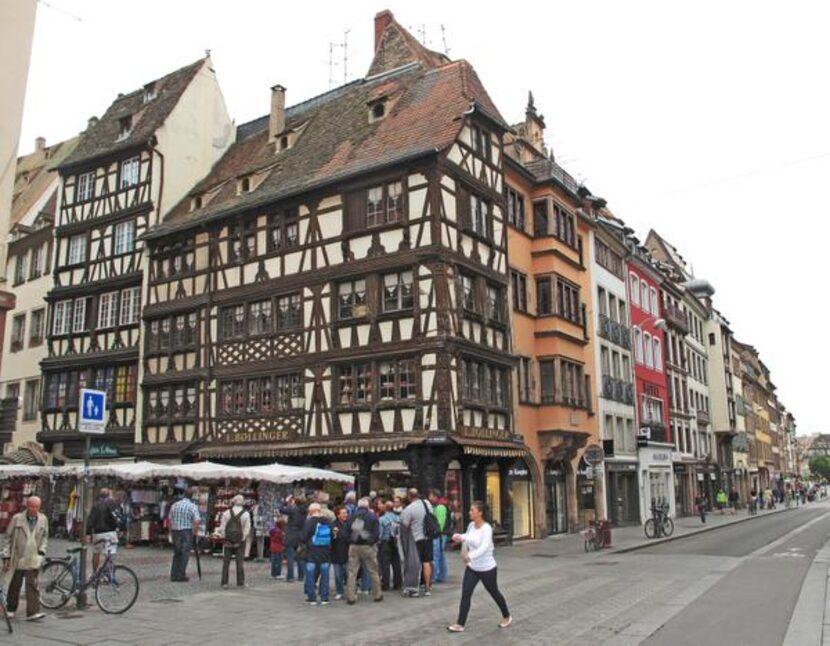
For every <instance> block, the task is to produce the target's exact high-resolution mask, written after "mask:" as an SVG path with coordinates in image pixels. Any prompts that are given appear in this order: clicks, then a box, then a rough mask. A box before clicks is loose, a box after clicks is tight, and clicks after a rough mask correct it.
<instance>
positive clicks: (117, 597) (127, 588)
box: [39, 540, 139, 615]
mask: <svg viewBox="0 0 830 646" xmlns="http://www.w3.org/2000/svg"><path fill="white" fill-rule="evenodd" d="M106 542H107V541H106V540H102V541H96V543H95V544H96V545H100V544H105V543H106ZM83 549H86V547H85V546H81V547H74V548H72V549H69V550H66V552H67V554H69V556H65V557H63V558H49V559H47V560H46V563H45V565H44V566H43V568H42V569H41V571H40V585H39V587H40V602H41V604H42V605H43V607H45V608H49V609H50V610H57V609H58V608H62V607H63V606H64V605H66V602H67V601H69V600H70V599H71V598H72V597H74V596H77V595H78V594H80V593H81V592H85V591H86V590H88V589H89V588H94V589H95V603H97V604H98V607H99V608H100V609H101V610H103V611H104V612H106V613H107V614H110V615H120V614H121V613H123V612H127V610H129V609H130V608H131V607H132V605H133V604H134V603H135V600H136V599H137V598H138V591H139V584H138V577H137V576H136V574H135V572H133V571H132V570H131V569H130V568H128V567H127V566H126V565H116V564H115V562H114V559H113V554H110V553H109V552H107V555H106V559H105V560H104V562H103V563H102V564H101V566H100V567H99V568H98V570H97V571H95V572H93V573H92V576H90V577H89V579H88V580H87V581H86V583H84V584H83V586H81V585H80V583H79V581H78V579H79V578H80V577H79V572H80V560H79V557H78V555H79V553H80V551H81V550H83Z"/></svg>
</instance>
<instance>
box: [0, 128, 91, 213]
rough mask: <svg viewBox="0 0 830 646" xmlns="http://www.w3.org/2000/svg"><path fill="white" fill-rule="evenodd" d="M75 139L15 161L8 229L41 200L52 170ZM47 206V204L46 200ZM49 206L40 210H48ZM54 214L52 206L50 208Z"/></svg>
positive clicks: (67, 152)
mask: <svg viewBox="0 0 830 646" xmlns="http://www.w3.org/2000/svg"><path fill="white" fill-rule="evenodd" d="M78 140H79V137H73V138H72V139H68V140H66V141H61V142H58V143H56V144H54V145H52V146H47V147H45V148H43V149H42V150H37V151H35V152H33V153H31V154H29V155H23V156H21V157H18V158H17V169H16V173H15V180H14V193H13V194H12V212H11V217H10V218H9V227H13V226H14V225H15V224H17V223H18V222H20V221H21V220H22V219H23V218H24V217H25V216H26V214H27V213H28V212H29V211H30V210H31V208H32V206H34V204H36V203H37V201H38V200H40V198H41V197H42V196H43V194H44V191H46V190H47V189H48V188H49V185H50V184H51V183H52V181H53V179H55V178H56V175H54V174H53V173H54V169H55V166H56V165H58V164H60V163H61V161H63V160H64V159H65V158H66V157H67V156H68V155H69V154H71V153H72V151H73V150H74V149H75V146H76V145H77V144H78ZM50 202H51V200H50ZM48 208H49V204H47V205H46V207H44V210H48ZM51 208H52V210H51V211H50V212H51V213H52V214H54V204H52V205H51Z"/></svg>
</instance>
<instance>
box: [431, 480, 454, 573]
mask: <svg viewBox="0 0 830 646" xmlns="http://www.w3.org/2000/svg"><path fill="white" fill-rule="evenodd" d="M429 502H430V503H431V504H432V509H433V511H434V514H435V520H436V521H437V522H438V530H439V531H440V532H441V533H440V535H439V536H436V537H435V538H434V539H433V540H432V567H433V570H432V571H433V577H432V582H433V583H446V582H447V577H448V573H447V555H446V553H445V547H446V545H447V534H446V533H445V530H446V528H447V525H448V521H449V519H448V511H447V505H446V503H445V501H444V499H443V498H441V496H440V494H439V492H438V491H437V490H435V489H432V490H431V491H430V492H429Z"/></svg>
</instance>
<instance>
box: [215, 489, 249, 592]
mask: <svg viewBox="0 0 830 646" xmlns="http://www.w3.org/2000/svg"><path fill="white" fill-rule="evenodd" d="M244 502H245V498H243V497H242V496H240V495H238V494H237V495H236V496H234V497H233V498H232V499H231V508H230V509H226V510H225V513H223V514H222V518H221V519H220V521H219V530H218V531H217V534H218V535H219V537H220V538H223V539H224V541H225V543H224V545H223V547H222V587H223V588H227V587H228V570H229V569H230V565H231V557H235V558H236V585H237V586H239V587H242V586H244V585H245V569H244V565H243V562H244V560H245V540H246V539H247V538H248V535H249V534H250V533H251V516H250V514H249V513H248V512H247V511H245V508H244V507H243V506H242V504H243V503H244Z"/></svg>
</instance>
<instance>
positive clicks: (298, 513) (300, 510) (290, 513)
mask: <svg viewBox="0 0 830 646" xmlns="http://www.w3.org/2000/svg"><path fill="white" fill-rule="evenodd" d="M280 513H281V514H283V515H284V516H287V517H288V520H287V521H286V523H285V544H286V546H288V547H297V545H299V544H300V543H301V542H302V535H303V527H304V525H305V521H306V514H307V512H306V508H305V507H304V506H303V505H294V506H293V507H289V506H288V505H281V506H280Z"/></svg>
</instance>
